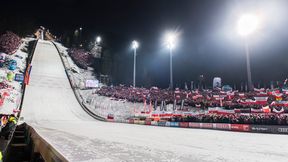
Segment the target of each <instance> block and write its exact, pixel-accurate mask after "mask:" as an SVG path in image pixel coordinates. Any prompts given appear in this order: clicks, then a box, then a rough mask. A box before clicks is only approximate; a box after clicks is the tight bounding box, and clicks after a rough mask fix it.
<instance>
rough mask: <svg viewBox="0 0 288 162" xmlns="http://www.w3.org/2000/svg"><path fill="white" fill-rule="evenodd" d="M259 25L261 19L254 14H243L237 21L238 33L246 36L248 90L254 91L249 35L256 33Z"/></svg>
mask: <svg viewBox="0 0 288 162" xmlns="http://www.w3.org/2000/svg"><path fill="white" fill-rule="evenodd" d="M258 27H259V19H258V17H257V16H256V15H253V14H244V15H242V16H241V17H240V18H239V20H238V22H237V30H238V34H239V35H240V36H242V37H243V38H244V43H245V53H246V65H247V79H248V90H249V91H252V90H253V89H254V86H253V82H252V76H251V67H250V50H249V42H248V38H249V36H250V35H251V34H252V33H254V32H255V31H256V30H257V29H258Z"/></svg>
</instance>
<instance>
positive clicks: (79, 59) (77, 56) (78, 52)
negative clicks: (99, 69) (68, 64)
mask: <svg viewBox="0 0 288 162" xmlns="http://www.w3.org/2000/svg"><path fill="white" fill-rule="evenodd" d="M68 54H69V56H70V57H71V58H72V60H73V61H74V62H75V64H76V65H77V66H78V67H80V68H82V69H87V68H88V66H89V65H91V63H92V61H91V59H92V58H91V55H90V54H89V52H87V51H85V50H84V49H76V48H70V49H69V51H68Z"/></svg>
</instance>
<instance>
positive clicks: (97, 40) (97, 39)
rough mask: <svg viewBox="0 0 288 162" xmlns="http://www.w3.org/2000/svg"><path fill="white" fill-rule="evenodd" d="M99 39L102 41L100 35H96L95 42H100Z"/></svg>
mask: <svg viewBox="0 0 288 162" xmlns="http://www.w3.org/2000/svg"><path fill="white" fill-rule="evenodd" d="M101 41H102V39H101V37H99V36H98V37H97V38H96V42H97V43H98V44H100V42H101Z"/></svg>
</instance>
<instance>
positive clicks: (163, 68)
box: [0, 0, 288, 87]
mask: <svg viewBox="0 0 288 162" xmlns="http://www.w3.org/2000/svg"><path fill="white" fill-rule="evenodd" d="M95 2H96V3H95ZM287 11H288V1H285V0H274V1H271V0H103V1H100V0H97V1H88V0H86V1H85V0H50V1H47V0H37V1H36V0H31V1H28V0H27V1H23V0H21V1H20V0H5V1H4V2H1V11H0V13H1V15H0V23H1V25H2V26H4V27H2V30H4V29H9V27H10V26H11V28H12V26H13V27H14V28H15V26H17V27H18V28H25V27H26V28H28V27H29V25H26V24H33V25H35V26H37V25H43V26H46V27H48V28H50V29H51V31H52V32H54V33H56V34H57V35H61V34H63V33H65V32H67V31H69V30H75V29H76V28H79V27H82V28H83V36H89V37H96V36H97V35H98V34H100V35H101V36H102V37H103V39H104V42H103V43H104V44H105V46H106V47H107V48H108V49H109V51H110V52H111V53H112V55H113V58H114V64H113V65H114V66H113V69H114V70H113V75H114V80H115V81H117V82H118V83H120V82H123V83H126V84H129V83H131V82H132V68H133V55H132V51H131V49H129V46H130V42H131V41H132V40H133V39H137V40H139V42H140V43H141V44H140V48H139V50H138V56H137V63H138V65H137V83H138V85H139V86H141V85H156V86H161V87H167V86H168V84H169V55H168V54H169V51H168V50H167V49H166V48H165V47H164V46H163V36H164V34H165V32H166V31H169V30H170V31H171V30H172V31H177V32H179V33H181V35H180V37H179V42H178V45H177V47H176V48H175V50H174V55H173V61H174V62H173V64H174V82H175V83H176V84H178V85H181V86H183V83H184V82H185V81H186V82H189V81H191V80H194V81H197V78H198V76H199V75H200V74H203V75H204V76H205V78H206V83H207V84H209V85H210V86H211V84H212V79H213V77H215V76H220V77H222V80H223V82H224V83H226V84H233V83H237V84H239V83H240V82H241V81H245V80H246V64H245V53H244V45H243V40H242V39H241V38H240V37H239V36H238V35H237V32H236V27H235V26H236V22H237V19H238V17H239V16H240V15H241V14H243V13H246V12H249V13H251V12H252V13H254V12H255V13H257V14H259V15H261V17H262V19H261V20H262V21H261V22H262V24H261V28H260V29H259V30H258V31H257V32H256V33H254V34H253V35H252V36H251V37H250V38H249V44H250V49H251V65H252V66H251V68H252V79H253V81H254V82H258V81H261V82H266V83H267V82H269V81H270V80H284V79H285V78H286V77H287V76H288V46H287V42H288V32H287V29H288V18H287V15H288V13H287ZM7 24H8V25H7ZM15 24H16V25H15Z"/></svg>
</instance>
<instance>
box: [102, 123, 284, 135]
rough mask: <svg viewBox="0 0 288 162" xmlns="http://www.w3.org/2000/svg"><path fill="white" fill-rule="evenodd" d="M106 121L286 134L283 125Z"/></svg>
mask: <svg viewBox="0 0 288 162" xmlns="http://www.w3.org/2000/svg"><path fill="white" fill-rule="evenodd" d="M106 121H108V122H117V123H127V124H139V125H151V126H160V127H179V128H199V129H214V130H226V131H237V132H254V133H274V134H288V126H285V125H254V124H228V123H196V122H169V121H151V119H146V120H137V119H129V120H113V119H107V120H106Z"/></svg>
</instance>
